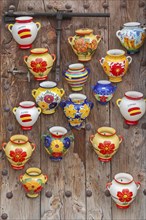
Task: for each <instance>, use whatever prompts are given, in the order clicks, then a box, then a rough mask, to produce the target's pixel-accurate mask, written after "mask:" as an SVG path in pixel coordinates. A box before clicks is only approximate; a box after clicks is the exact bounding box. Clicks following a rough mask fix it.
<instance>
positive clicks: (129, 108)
mask: <svg viewBox="0 0 146 220" xmlns="http://www.w3.org/2000/svg"><path fill="white" fill-rule="evenodd" d="M116 104H117V106H118V107H119V109H120V112H121V114H122V116H123V117H124V118H125V123H126V124H128V125H137V124H138V120H139V119H140V118H141V117H142V116H143V115H144V113H145V111H146V99H144V98H143V94H142V93H141V92H136V91H128V92H126V93H125V95H124V97H123V98H122V99H117V101H116Z"/></svg>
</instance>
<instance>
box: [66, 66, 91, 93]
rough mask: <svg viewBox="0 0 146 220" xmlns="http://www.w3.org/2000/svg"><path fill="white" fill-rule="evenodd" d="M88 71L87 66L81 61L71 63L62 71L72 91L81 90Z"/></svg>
mask: <svg viewBox="0 0 146 220" xmlns="http://www.w3.org/2000/svg"><path fill="white" fill-rule="evenodd" d="M89 73H90V70H89V68H85V67H84V65H83V64H82V63H74V64H71V65H69V68H68V69H67V70H66V71H64V72H63V74H64V77H65V79H66V81H67V83H68V84H69V85H70V87H71V89H72V90H73V91H81V90H82V89H83V86H84V84H85V83H86V82H87V79H88V76H89Z"/></svg>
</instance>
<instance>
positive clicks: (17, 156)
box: [2, 134, 36, 170]
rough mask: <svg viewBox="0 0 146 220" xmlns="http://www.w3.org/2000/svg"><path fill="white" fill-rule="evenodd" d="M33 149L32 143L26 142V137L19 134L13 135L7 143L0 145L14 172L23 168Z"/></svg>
mask: <svg viewBox="0 0 146 220" xmlns="http://www.w3.org/2000/svg"><path fill="white" fill-rule="evenodd" d="M35 147H36V146H35V144H34V143H30V142H29V141H28V137H27V136H25V135H21V134H17V135H13V136H12V137H11V138H10V141H9V142H8V143H3V144H2V148H3V150H4V152H5V154H6V157H7V159H8V161H9V162H10V164H11V166H12V168H13V169H15V170H21V169H23V168H24V165H25V163H26V162H27V161H28V160H29V159H30V157H31V155H32V153H33V151H34V150H35Z"/></svg>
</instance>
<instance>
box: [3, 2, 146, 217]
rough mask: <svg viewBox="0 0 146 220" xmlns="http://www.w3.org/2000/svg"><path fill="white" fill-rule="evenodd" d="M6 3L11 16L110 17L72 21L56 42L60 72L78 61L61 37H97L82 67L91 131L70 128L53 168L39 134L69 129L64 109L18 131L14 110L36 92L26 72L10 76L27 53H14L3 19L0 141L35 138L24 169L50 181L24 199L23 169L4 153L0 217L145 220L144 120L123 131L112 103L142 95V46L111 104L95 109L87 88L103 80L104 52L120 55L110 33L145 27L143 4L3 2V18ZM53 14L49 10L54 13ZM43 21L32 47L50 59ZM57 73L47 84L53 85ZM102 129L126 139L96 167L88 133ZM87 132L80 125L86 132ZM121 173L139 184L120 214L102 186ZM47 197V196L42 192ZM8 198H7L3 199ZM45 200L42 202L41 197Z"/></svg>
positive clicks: (51, 44) (48, 24)
mask: <svg viewBox="0 0 146 220" xmlns="http://www.w3.org/2000/svg"><path fill="white" fill-rule="evenodd" d="M9 5H15V8H16V9H15V10H17V11H26V12H27V11H29V12H31V11H33V12H38V11H39V12H44V11H49V10H50V11H52V10H57V9H58V10H59V9H66V8H68V9H71V10H73V11H74V12H110V18H80V19H78V18H73V19H72V20H68V21H63V24H62V39H61V42H62V43H61V70H64V69H66V68H67V66H68V65H69V64H71V63H75V62H77V57H76V56H75V54H74V53H73V51H72V49H71V47H70V45H69V44H68V43H67V38H68V36H70V35H74V33H75V30H76V29H77V28H79V27H90V28H93V29H94V33H96V34H101V35H102V42H101V43H100V45H99V47H98V49H97V51H96V53H95V55H94V57H93V59H92V60H91V61H90V62H89V63H87V66H88V67H89V68H90V69H91V74H90V77H89V80H88V83H87V84H86V86H85V87H84V90H83V94H86V95H87V97H88V98H89V99H90V100H92V101H93V102H94V108H93V110H92V113H91V114H90V116H89V118H88V120H87V121H86V123H87V124H90V125H91V129H90V130H89V129H82V130H80V131H75V130H73V133H74V135H75V142H74V144H73V145H72V147H71V149H70V150H69V152H68V154H67V155H66V156H65V158H64V159H63V160H62V161H61V162H59V163H55V162H51V161H50V159H49V158H48V155H47V153H46V151H45V150H44V147H43V144H42V142H41V135H42V134H44V133H45V132H47V127H51V126H54V125H61V126H68V124H67V120H66V118H65V116H64V114H63V111H62V110H61V108H60V107H59V108H58V109H57V112H56V113H55V114H54V115H49V116H47V115H41V117H40V118H39V120H38V121H37V123H36V124H35V125H34V127H33V129H32V131H30V132H22V131H21V129H20V126H19V125H18V123H17V122H16V120H15V118H14V115H13V113H12V108H13V107H14V106H18V103H19V102H20V101H24V100H33V97H32V96H31V90H32V89H34V88H38V82H35V81H34V80H33V77H32V76H31V81H30V82H28V81H27V75H26V74H16V75H12V74H11V73H9V71H8V70H12V69H13V68H14V67H17V69H19V70H22V71H24V72H27V68H26V66H25V64H24V62H23V56H24V55H29V50H27V51H25V50H20V49H18V46H17V44H16V42H15V41H14V40H13V38H12V36H11V34H10V33H9V32H8V30H7V25H5V23H4V21H3V19H1V24H0V28H1V31H0V33H1V63H0V65H1V82H0V83H1V87H0V88H1V111H0V112H1V114H0V117H1V118H0V119H1V120H0V121H1V123H0V125H1V126H0V128H1V136H0V137H1V142H6V141H7V142H8V140H9V138H10V137H11V136H12V135H13V134H19V133H21V134H22V133H24V134H25V135H27V136H28V137H29V138H30V139H31V140H33V141H34V142H35V143H36V145H37V149H36V151H35V153H34V154H33V156H32V158H31V160H30V161H29V162H28V163H27V165H26V166H25V168H27V167H31V166H36V167H40V168H41V169H42V172H44V173H46V174H48V176H49V180H48V183H47V184H46V185H45V187H44V190H43V191H42V193H41V195H40V196H39V197H38V198H36V199H29V198H27V197H26V196H25V193H24V191H23V189H22V187H21V186H20V184H19V181H18V177H19V175H20V174H21V173H24V170H23V171H15V170H12V168H11V167H10V165H9V163H8V161H7V159H6V157H5V155H4V153H3V152H0V160H1V163H0V170H1V177H0V180H1V182H0V193H1V194H0V195H1V196H0V211H1V213H0V216H1V218H2V219H10V220H11V219H15V220H16V219H18V220H24V219H26V220H32V219H34V220H36V219H42V220H43V219H50V220H57V219H62V220H63V219H66V220H71V219H74V220H81V219H90V220H91V219H95V220H103V219H104V220H105V219H106V220H109V219H114V220H121V219H122V220H124V219H126V220H134V219H135V220H138V219H139V220H144V219H146V208H145V207H146V196H145V194H146V193H145V194H144V193H143V191H144V189H145V188H146V160H145V157H146V144H145V142H146V115H145V116H144V117H143V118H142V119H141V120H140V122H139V124H138V125H137V126H131V127H129V126H126V125H124V122H123V118H122V116H121V114H120V112H119V109H118V107H117V106H116V104H115V103H116V100H117V99H118V98H122V97H123V95H124V93H125V92H126V91H128V90H136V91H140V92H142V93H144V95H145V96H146V88H145V82H146V81H145V76H146V43H145V45H144V46H143V48H142V49H141V51H140V53H138V54H135V55H133V56H132V58H133V62H132V64H131V66H130V68H129V71H128V73H127V74H126V76H125V77H124V79H123V81H122V82H121V83H119V84H118V89H117V91H116V94H115V96H114V98H113V99H112V101H111V102H110V103H109V104H108V105H106V106H101V105H99V104H97V102H96V100H95V98H94V97H93V94H92V91H91V85H94V84H95V82H97V80H100V79H107V76H106V75H105V74H104V72H103V70H102V68H101V66H100V64H99V62H98V60H99V59H100V58H101V57H102V56H105V54H106V51H107V50H108V49H113V48H117V49H118V48H120V49H123V48H122V46H121V44H120V42H119V41H118V39H117V38H116V35H115V33H116V31H117V30H119V29H120V27H121V26H122V25H123V23H125V22H128V21H139V22H141V23H142V24H144V23H146V2H145V1H144V0H125V1H124V0H62V1H60V0H1V1H0V9H1V14H2V15H3V14H4V12H5V11H7V10H8V7H9ZM53 8H55V9H53ZM35 20H36V21H40V22H41V23H42V28H41V30H40V32H39V34H38V36H37V39H36V41H35V42H34V44H33V47H34V48H35V47H36V48H37V47H46V48H48V49H49V51H50V52H51V53H56V32H55V27H56V22H55V20H53V19H47V18H41V17H38V18H35ZM54 73H55V67H54V68H53V70H52V71H51V73H50V75H49V80H55V74H54ZM58 86H60V87H63V88H64V89H65V96H64V98H67V97H68V95H69V94H70V93H71V90H70V89H69V87H68V85H67V84H66V82H65V81H64V79H63V78H61V79H60V82H59V84H58ZM101 126H111V127H113V128H115V129H116V130H117V133H118V134H120V135H122V136H123V137H124V142H123V143H122V144H121V146H120V149H119V151H118V152H117V154H116V155H115V156H114V157H113V159H112V161H111V162H109V163H104V164H102V163H101V162H99V161H98V159H97V155H96V154H95V152H93V150H92V149H91V145H90V143H89V135H90V134H93V133H95V132H96V129H97V128H99V127H101ZM88 127H89V126H86V128H88ZM119 172H128V173H131V174H132V175H133V177H134V179H135V180H136V181H140V182H141V188H140V190H139V192H138V195H137V197H136V199H135V201H134V203H133V204H132V205H131V207H130V208H129V209H128V210H120V209H118V208H117V207H116V206H115V203H114V202H113V201H112V200H111V197H107V196H106V194H105V186H106V183H107V182H109V181H111V180H112V179H113V176H114V175H115V174H116V173H119ZM46 192H47V193H46ZM7 193H9V194H7ZM47 195H48V197H47Z"/></svg>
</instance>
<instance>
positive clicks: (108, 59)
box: [99, 49, 132, 83]
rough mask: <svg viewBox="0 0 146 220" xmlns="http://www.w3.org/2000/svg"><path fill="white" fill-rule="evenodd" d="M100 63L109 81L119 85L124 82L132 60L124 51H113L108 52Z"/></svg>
mask: <svg viewBox="0 0 146 220" xmlns="http://www.w3.org/2000/svg"><path fill="white" fill-rule="evenodd" d="M99 61H100V64H101V66H102V67H103V70H104V72H105V73H106V74H107V75H108V77H109V80H110V81H111V82H116V83H117V82H121V81H122V77H123V76H124V75H125V74H126V72H127V70H128V67H129V64H130V63H131V62H132V58H131V57H130V56H127V57H126V56H125V51H124V50H119V49H113V50H108V51H107V55H106V56H105V58H104V57H102V58H101V59H100V60H99Z"/></svg>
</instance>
